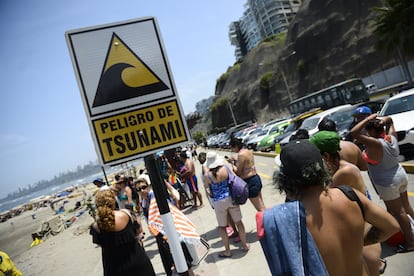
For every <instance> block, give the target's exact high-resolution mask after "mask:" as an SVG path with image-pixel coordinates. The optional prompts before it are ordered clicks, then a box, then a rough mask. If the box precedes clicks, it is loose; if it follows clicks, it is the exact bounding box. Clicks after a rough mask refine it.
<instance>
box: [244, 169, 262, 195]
mask: <svg viewBox="0 0 414 276" xmlns="http://www.w3.org/2000/svg"><path fill="white" fill-rule="evenodd" d="M244 181H246V183H247V186H249V198H252V197H257V196H258V195H259V193H260V191H261V190H262V180H261V179H260V176H259V175H258V174H256V175H253V176H251V177H249V178H246V179H244Z"/></svg>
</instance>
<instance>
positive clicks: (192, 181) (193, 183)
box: [186, 175, 198, 193]
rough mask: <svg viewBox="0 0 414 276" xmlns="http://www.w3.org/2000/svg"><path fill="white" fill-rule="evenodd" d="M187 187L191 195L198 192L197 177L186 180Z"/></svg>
mask: <svg viewBox="0 0 414 276" xmlns="http://www.w3.org/2000/svg"><path fill="white" fill-rule="evenodd" d="M186 183H187V185H188V187H189V188H190V192H191V193H197V192H198V183H197V176H195V175H193V176H191V177H190V178H188V179H187V180H186Z"/></svg>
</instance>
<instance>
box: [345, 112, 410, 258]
mask: <svg viewBox="0 0 414 276" xmlns="http://www.w3.org/2000/svg"><path fill="white" fill-rule="evenodd" d="M364 128H365V130H366V134H363V133H361V132H362V130H363V129H364ZM351 134H352V136H353V137H354V138H355V139H357V141H359V142H360V143H362V144H364V145H365V150H364V151H363V156H364V158H365V160H366V161H367V163H368V172H369V176H370V178H371V182H372V183H373V184H374V186H375V188H376V190H377V192H378V194H379V196H380V197H381V199H382V200H384V203H385V206H386V207H387V210H388V212H389V213H391V214H392V215H393V216H394V217H395V218H396V219H397V221H398V223H399V224H400V227H401V230H402V232H403V233H404V237H405V244H402V245H399V246H398V248H397V250H396V252H397V253H403V252H408V251H413V250H414V236H413V234H412V232H411V226H410V221H409V218H408V216H407V214H409V215H410V216H411V217H413V216H414V211H413V208H412V207H411V205H410V202H409V201H408V195H407V185H408V177H407V174H406V172H405V170H404V168H403V167H402V166H401V165H400V164H399V162H398V155H399V153H400V150H399V147H398V141H397V134H396V131H395V129H394V124H393V121H392V119H391V118H390V117H382V118H377V115H376V114H372V115H370V116H368V117H367V118H365V119H364V120H362V121H361V122H359V123H358V124H357V125H356V126H354V127H353V128H352V130H351Z"/></svg>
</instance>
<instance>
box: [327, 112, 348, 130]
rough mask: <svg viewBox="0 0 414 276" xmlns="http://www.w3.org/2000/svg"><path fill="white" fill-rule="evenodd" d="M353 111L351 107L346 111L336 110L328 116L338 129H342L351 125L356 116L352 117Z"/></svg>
mask: <svg viewBox="0 0 414 276" xmlns="http://www.w3.org/2000/svg"><path fill="white" fill-rule="evenodd" d="M353 113H354V109H349V110H345V111H340V112H336V113H334V114H332V115H330V116H329V117H328V118H329V119H331V120H332V121H334V122H335V124H336V127H337V128H338V130H342V129H343V128H344V127H347V126H349V125H350V124H351V123H352V121H353V120H354V117H352V114H353Z"/></svg>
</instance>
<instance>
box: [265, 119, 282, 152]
mask: <svg viewBox="0 0 414 276" xmlns="http://www.w3.org/2000/svg"><path fill="white" fill-rule="evenodd" d="M288 124H289V120H284V121H281V122H279V123H276V124H275V126H274V127H272V130H271V131H270V133H269V134H268V135H266V136H265V137H264V138H263V139H262V140H260V142H259V143H258V144H257V150H260V151H264V152H267V151H271V150H273V149H274V148H275V138H276V137H277V136H279V135H280V134H282V133H283V131H284V130H285V128H286V127H287V126H288Z"/></svg>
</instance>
